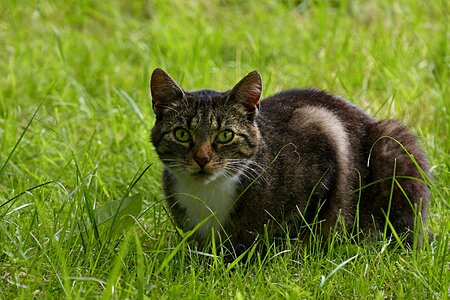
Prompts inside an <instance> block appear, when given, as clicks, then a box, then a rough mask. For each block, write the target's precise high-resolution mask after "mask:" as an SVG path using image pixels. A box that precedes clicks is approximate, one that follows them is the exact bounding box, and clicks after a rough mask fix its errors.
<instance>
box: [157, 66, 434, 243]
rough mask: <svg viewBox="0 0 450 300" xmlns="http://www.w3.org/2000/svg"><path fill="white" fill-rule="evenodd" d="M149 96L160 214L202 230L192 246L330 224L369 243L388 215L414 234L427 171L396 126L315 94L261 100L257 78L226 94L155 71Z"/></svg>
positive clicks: (423, 201)
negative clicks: (186, 85) (189, 86)
mask: <svg viewBox="0 0 450 300" xmlns="http://www.w3.org/2000/svg"><path fill="white" fill-rule="evenodd" d="M151 89H152V96H153V105H154V110H155V112H156V115H157V121H156V124H155V127H154V128H153V130H152V142H153V144H154V145H155V148H156V150H157V152H158V155H159V156H160V158H161V159H162V161H163V163H164V164H165V170H164V175H163V187H164V191H165V193H166V196H167V202H168V207H169V209H170V211H171V213H172V215H173V216H174V219H175V221H176V223H177V225H178V226H180V227H181V228H183V229H185V230H190V229H193V228H194V227H195V226H197V224H199V223H200V222H202V221H203V222H204V224H203V225H201V226H199V228H198V230H197V232H196V238H197V239H198V240H200V241H204V240H205V239H207V238H208V237H209V235H210V233H211V228H214V230H215V231H216V232H217V233H219V234H220V235H221V239H222V240H224V239H227V238H228V239H229V241H231V243H232V244H233V245H234V246H237V245H243V246H249V245H251V244H252V242H253V241H254V239H255V235H256V233H259V234H261V233H264V231H265V230H267V232H268V233H269V235H270V236H273V237H286V235H287V234H289V235H290V236H297V235H298V234H299V233H300V232H301V231H303V232H307V231H308V228H309V229H311V226H312V224H315V225H316V227H314V226H313V227H314V228H316V229H317V228H320V233H321V234H322V235H323V236H325V237H326V236H327V234H328V232H329V230H330V228H332V227H333V226H334V225H336V222H337V219H338V217H339V216H340V217H342V219H343V220H344V223H345V225H347V226H353V227H351V228H357V229H358V230H359V231H360V232H362V233H364V234H370V235H373V234H377V232H380V231H382V230H383V228H384V226H385V224H386V215H389V220H390V222H391V224H392V226H393V228H394V229H395V230H396V232H397V233H398V234H402V233H408V232H409V231H411V230H413V228H414V224H415V223H414V222H415V215H416V212H417V213H418V214H419V215H420V216H421V217H422V218H425V215H426V204H427V201H428V198H429V191H428V188H427V187H426V185H424V184H423V182H421V181H420V180H421V179H422V174H421V173H420V171H419V170H418V166H419V167H420V168H421V169H422V170H424V171H423V172H424V173H423V174H424V175H426V174H427V164H426V161H425V157H424V154H423V152H422V151H421V150H420V148H419V147H418V145H417V141H416V138H415V136H413V135H412V134H410V133H409V131H408V130H407V128H405V127H404V126H403V125H401V124H399V123H398V122H396V121H392V120H387V121H380V122H378V121H376V120H374V119H373V118H371V117H370V116H369V115H367V114H366V113H364V112H363V111H362V110H360V109H359V108H357V107H355V106H354V105H352V104H350V103H349V102H348V101H346V100H344V99H342V98H339V97H336V96H332V95H330V94H327V93H325V92H321V91H316V90H290V91H286V92H282V93H279V94H276V95H274V96H272V97H269V98H267V99H265V100H264V101H262V102H261V103H259V98H260V92H261V79H260V76H259V74H258V73H256V72H252V73H250V74H249V75H247V76H246V77H245V78H244V79H242V80H241V81H240V82H239V83H238V84H237V85H236V86H235V87H234V88H233V89H232V90H231V91H229V92H224V93H222V92H216V91H211V90H201V91H194V92H187V91H183V90H181V89H180V88H179V87H178V86H177V85H176V83H175V82H174V81H173V80H172V79H171V78H170V77H169V76H168V75H167V74H166V73H165V72H164V71H162V70H160V69H157V70H155V72H154V73H153V75H152V83H151ZM258 111H259V113H258ZM230 136H231V137H230ZM403 147H404V148H403ZM404 149H406V150H407V151H408V152H409V153H411V154H412V155H413V156H414V159H415V160H416V161H417V163H418V165H417V166H416V165H415V163H413V160H412V159H411V157H410V156H409V155H408V153H407V152H405V150H404ZM393 175H394V177H395V180H394V181H393V179H392V178H393ZM402 176H403V178H402ZM404 176H408V177H415V178H417V180H416V179H410V178H404ZM373 182H377V183H375V184H371V183H373ZM391 190H392V192H391ZM405 195H406V196H407V197H405ZM407 198H408V199H409V200H408V199H407ZM268 224H269V225H268ZM265 226H266V227H267V228H265ZM355 226H356V227H355ZM349 228H350V227H349ZM411 239H412V236H411V235H410V236H408V240H409V241H411Z"/></svg>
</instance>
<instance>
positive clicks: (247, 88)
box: [228, 71, 262, 114]
mask: <svg viewBox="0 0 450 300" xmlns="http://www.w3.org/2000/svg"><path fill="white" fill-rule="evenodd" d="M261 90H262V80H261V75H259V73H258V72H257V71H253V72H250V73H248V74H247V76H245V77H244V78H242V79H241V80H240V81H239V82H238V83H237V84H236V85H235V86H234V88H233V89H232V90H231V92H230V96H229V98H228V99H229V100H234V101H239V102H241V103H242V104H243V105H244V106H245V107H246V108H247V110H248V112H249V113H252V114H256V113H257V111H258V109H259V99H260V98H261Z"/></svg>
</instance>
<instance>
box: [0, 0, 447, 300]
mask: <svg viewBox="0 0 450 300" xmlns="http://www.w3.org/2000/svg"><path fill="white" fill-rule="evenodd" d="M448 7H449V5H448V3H447V1H439V0H436V1H413V0H400V1H395V2H391V1H387V0H386V1H374V0H367V1H362V0H357V1H322V0H317V1H307V0H304V1H289V0H286V1H267V0H266V1H235V0H221V1H219V0H213V1H181V0H180V1H159V0H154V1H126V2H124V1H87V0H83V1H12V0H5V1H2V2H1V3H0V70H1V72H0V244H1V246H0V249H1V252H0V286H1V288H0V298H5V299H10V298H15V297H18V298H26V299H29V298H27V297H28V296H29V295H33V296H34V297H36V298H61V297H65V298H94V297H104V298H110V297H112V298H126V297H130V298H144V297H150V298H160V297H163V298H164V297H166V298H173V297H180V296H181V297H187V298H197V297H205V296H208V297H214V296H215V297H222V296H225V297H236V298H252V297H255V298H261V297H265V298H272V297H274V298H277V297H281V298H283V297H286V298H288V297H290V296H292V297H295V298H299V297H301V298H308V297H313V298H314V297H318V296H320V297H321V298H322V297H323V298H330V297H331V298H335V297H343V298H348V297H356V298H365V297H369V298H383V297H388V298H392V297H394V298H402V295H403V296H404V297H407V296H412V297H414V298H441V299H442V298H446V297H448V296H449V290H448V287H449V282H450V280H449V276H450V275H448V274H449V273H450V272H449V265H448V261H449V255H448V250H445V249H447V248H448V238H449V227H450V225H449V223H450V222H449V221H448V220H449V211H450V210H449V208H450V205H449V199H450V190H449V186H450V156H449V153H450V141H449V139H448V135H449V133H450V118H449V111H450V100H449V97H448V94H449V87H448V82H449V76H448V75H449V63H450V55H449V47H448V41H449V38H450V35H449V31H448V23H449V20H448V16H449V10H448ZM155 67H162V68H163V69H165V70H166V71H168V72H169V73H170V74H171V75H172V76H173V78H174V79H176V80H177V81H178V82H179V83H180V84H181V86H182V87H184V88H186V89H199V88H205V87H208V88H214V89H218V90H226V89H229V88H230V87H232V86H233V85H234V84H235V83H236V82H237V81H238V80H239V79H240V78H241V77H243V76H244V75H245V74H247V73H248V72H249V71H252V70H254V69H257V70H258V71H259V72H260V73H261V74H262V76H263V83H264V88H263V93H264V95H266V96H269V95H271V94H273V93H275V92H278V91H281V90H283V89H287V88H293V87H316V88H320V89H326V90H328V91H329V92H332V93H335V94H338V95H340V96H343V97H345V98H348V99H350V100H351V101H352V102H353V103H355V104H356V105H358V106H360V107H362V108H363V109H365V110H367V111H368V112H370V113H371V114H372V115H374V116H376V117H377V118H391V117H395V118H398V119H399V120H401V121H402V122H404V123H406V124H407V125H409V126H410V127H411V128H412V129H413V131H415V132H416V133H417V134H418V135H419V137H420V141H421V144H422V145H423V147H424V149H425V150H426V152H427V153H428V157H429V161H430V165H431V167H432V175H433V178H434V186H433V187H432V189H433V196H434V197H433V203H432V205H431V207H430V212H431V213H430V218H429V219H430V220H429V223H430V225H429V227H430V229H432V230H433V231H435V232H437V233H440V236H441V240H440V242H439V244H437V245H438V246H436V245H435V246H434V248H433V246H430V247H429V248H427V249H426V250H424V251H423V252H420V251H419V252H418V253H416V252H414V253H402V254H398V253H389V254H385V255H388V256H387V257H386V256H383V255H382V254H381V253H380V252H379V251H378V250H379V249H378V250H376V249H364V248H358V247H357V248H356V249H357V250H355V249H354V248H352V247H350V248H349V249H353V250H345V251H344V252H342V253H341V252H339V251H337V253H335V254H333V253H327V254H324V253H320V251H319V252H316V251H312V252H310V251H306V250H305V251H303V250H301V248H299V249H297V248H294V249H293V250H292V251H291V252H290V253H291V254H289V255H288V256H283V255H277V256H276V259H273V260H271V261H270V262H267V260H264V259H263V260H262V261H260V263H258V264H256V265H250V266H247V267H246V268H240V267H238V270H237V271H230V270H228V271H226V272H225V271H223V268H226V266H225V265H224V264H223V263H222V264H221V263H218V264H216V263H217V262H216V263H211V262H210V261H208V262H203V259H206V258H204V257H202V256H201V255H200V257H197V256H196V255H194V254H192V252H190V251H188V250H185V249H188V248H189V247H188V246H187V245H185V244H184V243H182V241H181V239H180V238H179V237H178V235H177V234H176V233H175V232H174V230H173V226H172V225H171V223H170V221H169V219H168V217H167V214H166V212H165V210H164V208H163V205H162V201H163V196H162V193H161V190H160V183H159V180H160V179H159V174H160V170H161V165H160V163H159V162H158V161H157V158H156V155H155V152H154V150H153V149H152V147H151V145H150V142H149V137H148V132H149V130H150V128H151V126H152V124H153V118H154V115H153V112H152V111H151V101H150V97H149V91H148V90H149V89H148V83H149V82H148V81H149V76H150V73H151V71H152V70H153V69H154V68H155ZM40 105H41V106H40ZM34 113H36V115H35V117H33V114H34ZM30 122H31V123H30ZM28 124H29V127H27V125H28ZM148 165H151V167H150V168H149V169H148V171H146V172H145V174H144V176H143V177H142V178H141V179H140V180H139V182H138V183H137V184H136V185H135V186H134V187H133V190H132V193H139V194H140V195H142V199H143V202H144V212H143V214H142V216H141V217H140V218H139V219H138V220H137V221H136V224H135V226H133V228H132V230H130V233H129V235H127V236H126V237H125V239H124V240H117V241H113V242H112V243H98V241H96V237H95V235H94V234H93V233H92V232H88V234H87V238H86V237H85V238H80V237H79V236H75V235H72V234H73V233H74V232H75V231H76V228H77V226H78V224H79V223H78V222H79V221H80V220H83V219H84V218H86V215H87V214H88V213H89V209H92V208H95V207H97V206H98V205H101V204H104V203H108V202H111V201H113V200H115V199H117V198H120V197H121V196H123V195H124V193H125V192H126V191H127V189H128V188H129V187H130V184H131V182H132V181H133V178H135V177H136V176H137V174H140V172H142V171H143V170H144V168H145V167H146V166H148ZM47 182H51V183H48V184H45V185H43V186H41V185H42V184H43V183H47ZM68 233H71V234H69V235H68ZM91 233H92V234H91ZM64 236H68V237H67V238H63V237H64ZM179 245H181V247H179ZM177 247H178V248H177ZM440 247H441V248H442V249H441V248H440ZM139 249H140V250H139ZM180 249H181V250H180ZM440 249H441V250H440ZM444 250H445V251H444ZM120 251H122V252H120ZM348 251H350V252H348ZM355 251H356V253H357V255H358V257H359V258H358V259H356V260H355V261H354V264H353V265H352V266H349V270H345V271H343V270H342V272H338V273H336V274H335V275H334V277H333V278H334V279H333V278H331V277H330V280H329V283H328V284H327V285H322V286H320V285H319V283H320V278H321V277H320V276H321V274H325V273H326V272H327V270H328V272H331V271H332V270H333V269H334V268H335V267H336V265H339V264H340V263H341V262H342V261H345V260H346V259H348V258H349V257H350V256H352V255H354V254H355ZM440 251H441V252H440ZM171 253H172V254H173V255H174V256H172V259H171V260H166V258H167V257H170V254H171ZM292 253H297V254H296V255H299V256H300V257H302V255H304V256H303V258H304V261H301V259H299V258H298V256H295V259H294V257H293V256H292V255H293V254H292ZM299 253H300V254H299ZM343 253H344V254H343ZM349 253H350V254H352V255H350V254H349ZM432 253H434V256H433V257H428V256H427V255H430V256H432V255H431V254H432ZM341 255H342V256H341ZM349 255H350V256H349ZM418 257H422V258H421V259H425V262H424V261H421V260H420V259H418ZM341 258H342V259H341ZM293 261H294V262H293ZM204 264H206V265H208V264H211V265H209V267H208V268H206V269H205V265H204ZM158 265H163V267H164V268H160V269H159V271H155V270H158ZM426 266H428V267H426ZM364 269H365V271H364ZM222 271H223V272H222ZM361 271H364V272H361ZM221 272H222V273H221ZM233 272H235V273H233ZM299 272H300V273H301V274H300V275H299V274H298V273H299ZM368 273H369V274H370V275H371V276H372V277H371V278H370V279H368V278H367V274H368ZM333 274H334V273H333ZM252 278H253V279H252ZM280 278H284V279H280ZM283 280H285V281H284V282H283ZM278 281H280V282H278ZM327 282H328V281H327Z"/></svg>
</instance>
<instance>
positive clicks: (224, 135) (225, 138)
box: [217, 130, 234, 144]
mask: <svg viewBox="0 0 450 300" xmlns="http://www.w3.org/2000/svg"><path fill="white" fill-rule="evenodd" d="M233 138H234V133H233V131H231V130H224V131H222V132H220V133H219V134H218V135H217V141H218V142H219V143H222V144H225V143H228V142H231V140H232V139H233Z"/></svg>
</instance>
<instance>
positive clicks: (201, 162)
mask: <svg viewBox="0 0 450 300" xmlns="http://www.w3.org/2000/svg"><path fill="white" fill-rule="evenodd" d="M194 160H195V162H196V163H197V164H198V166H199V167H200V168H204V167H205V166H206V165H207V164H208V163H209V161H210V160H211V158H210V157H209V156H196V157H194Z"/></svg>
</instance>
